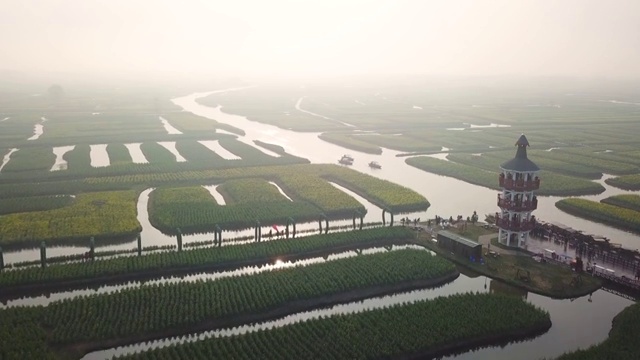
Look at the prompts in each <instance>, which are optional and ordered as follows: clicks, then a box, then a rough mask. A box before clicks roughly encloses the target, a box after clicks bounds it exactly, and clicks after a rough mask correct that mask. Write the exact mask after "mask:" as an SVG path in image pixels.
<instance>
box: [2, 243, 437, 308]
mask: <svg viewBox="0 0 640 360" xmlns="http://www.w3.org/2000/svg"><path fill="white" fill-rule="evenodd" d="M402 249H414V250H425V249H424V248H423V247H420V246H417V245H392V246H391V247H389V248H385V247H373V248H368V249H362V250H361V252H360V253H357V252H356V251H344V252H336V253H333V254H330V255H327V256H323V257H312V258H307V259H303V260H297V261H283V260H280V259H276V261H275V262H273V263H272V264H263V265H258V266H246V267H242V268H238V269H236V270H230V271H214V272H200V273H195V274H189V275H180V276H162V277H160V278H158V279H151V280H145V281H129V282H126V283H122V284H116V285H99V286H96V287H90V288H85V289H73V290H67V291H56V292H51V293H47V294H44V295H40V296H27V297H21V298H4V299H3V300H0V309H2V308H9V307H16V306H38V305H42V306H47V305H49V304H51V303H52V302H54V301H58V300H64V299H72V298H76V297H79V296H89V295H99V294H109V293H113V292H117V291H118V290H123V289H133V288H139V287H142V286H152V285H157V284H175V283H182V282H196V281H215V280H218V279H223V278H228V277H234V276H241V275H253V274H259V273H262V272H267V271H272V270H277V269H284V268H293V267H299V266H308V265H313V264H320V263H324V262H327V261H335V260H339V259H346V258H350V257H355V256H360V255H369V254H376V253H381V252H388V251H397V250H402ZM425 251H426V250H425Z"/></svg>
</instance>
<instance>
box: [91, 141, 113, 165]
mask: <svg viewBox="0 0 640 360" xmlns="http://www.w3.org/2000/svg"><path fill="white" fill-rule="evenodd" d="M90 148H91V150H90V151H89V157H90V158H91V166H92V167H106V166H109V165H110V164H111V161H110V160H109V153H107V144H98V145H91V146H90Z"/></svg>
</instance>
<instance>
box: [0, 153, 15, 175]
mask: <svg viewBox="0 0 640 360" xmlns="http://www.w3.org/2000/svg"><path fill="white" fill-rule="evenodd" d="M16 151H18V149H16V148H13V149H11V150H9V152H8V153H6V154H5V155H4V158H3V159H2V165H0V172H1V171H2V168H4V167H5V165H7V163H8V162H9V160H11V154H13V153H14V152H16Z"/></svg>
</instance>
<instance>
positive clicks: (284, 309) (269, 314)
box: [58, 270, 460, 357]
mask: <svg viewBox="0 0 640 360" xmlns="http://www.w3.org/2000/svg"><path fill="white" fill-rule="evenodd" d="M459 275H460V273H459V272H458V271H457V270H453V271H452V272H450V273H448V274H446V275H443V276H440V277H437V278H434V279H423V280H413V281H407V282H402V283H395V284H389V285H379V286H375V287H370V288H364V289H355V290H351V291H347V292H342V293H337V294H333V295H327V296H323V297H320V298H314V299H305V300H297V301H292V302H288V303H285V304H281V305H279V306H277V307H274V308H270V309H265V310H264V311H260V312H258V313H249V314H243V315H231V316H226V317H222V318H216V319H210V320H207V321H205V322H200V323H196V324H192V325H188V326H184V327H182V328H172V329H167V330H164V331H161V332H156V333H148V334H140V335H136V336H130V337H126V338H120V339H111V340H105V341H95V342H85V343H81V344H74V345H68V346H65V347H60V348H58V350H59V351H62V352H64V353H68V354H73V355H74V357H79V356H81V355H84V354H86V353H88V352H91V351H96V350H102V349H108V348H113V347H118V346H124V345H129V344H132V343H139V342H146V341H152V340H157V339H164V338H170V337H176V336H184V335H189V334H192V333H196V332H203V331H209V330H215V329H222V328H230V327H236V326H240V325H244V324H249V323H257V322H264V321H268V320H273V319H277V318H281V317H284V316H287V315H290V314H294V313H299V312H304V311H308V310H312V309H316V308H321V307H327V306H332V305H337V304H342V303H349V302H353V301H358V300H363V299H366V298H370V297H378V296H383V295H387V294H392V293H397V292H404V291H410V290H415V289H421V288H426V287H434V286H439V285H443V284H446V283H448V282H451V281H453V280H455V279H456V278H457V277H458V276H459Z"/></svg>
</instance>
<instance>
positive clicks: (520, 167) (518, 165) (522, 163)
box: [500, 134, 540, 171]
mask: <svg viewBox="0 0 640 360" xmlns="http://www.w3.org/2000/svg"><path fill="white" fill-rule="evenodd" d="M516 146H517V147H518V149H517V150H516V156H515V157H514V158H513V159H511V160H509V161H506V162H504V163H503V164H502V165H500V168H501V169H504V170H513V171H539V170H540V168H539V167H538V165H536V164H535V163H534V162H533V161H531V160H529V159H528V158H527V146H529V141H528V140H527V137H526V136H524V134H522V135H520V138H519V139H518V141H516Z"/></svg>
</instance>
